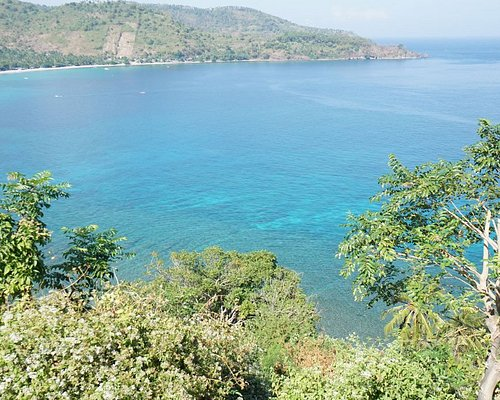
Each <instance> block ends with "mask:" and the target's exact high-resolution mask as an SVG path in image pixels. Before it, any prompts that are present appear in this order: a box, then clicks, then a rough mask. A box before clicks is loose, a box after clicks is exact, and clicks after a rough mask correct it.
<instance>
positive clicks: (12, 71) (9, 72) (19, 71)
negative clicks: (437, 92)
mask: <svg viewBox="0 0 500 400" xmlns="http://www.w3.org/2000/svg"><path fill="white" fill-rule="evenodd" d="M421 58H426V56H425V55H423V56H415V57H380V58H369V59H366V58H319V59H309V60H305V59H269V60H264V59H254V60H231V61H215V62H213V61H161V62H144V63H141V62H130V63H129V64H125V63H120V64H91V65H67V66H64V67H44V68H42V67H40V68H20V69H9V70H6V71H0V75H12V74H23V73H26V72H28V73H31V72H46V71H62V70H70V69H83V68H112V67H141V66H148V65H149V66H152V65H181V64H229V63H250V62H252V63H279V62H281V63H287V62H318V61H319V62H327V61H391V60H392V61H405V60H419V59H421Z"/></svg>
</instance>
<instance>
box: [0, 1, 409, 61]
mask: <svg viewBox="0 0 500 400" xmlns="http://www.w3.org/2000/svg"><path fill="white" fill-rule="evenodd" d="M417 56H418V55H417V54H416V53H413V52H410V51H407V50H405V49H404V48H403V47H402V46H379V45H377V44H375V43H373V42H372V41H370V40H368V39H365V38H362V37H360V36H357V35H355V34H353V33H350V32H345V31H340V30H331V29H317V28H309V27H304V26H300V25H296V24H293V23H291V22H289V21H286V20H283V19H281V18H278V17H274V16H271V15H268V14H265V13H262V12H260V11H257V10H253V9H250V8H243V7H219V8H211V9H201V8H194V7H184V6H174V5H150V4H138V3H132V2H122V1H107V2H81V3H69V4H65V5H62V6H58V7H48V6H41V5H35V4H31V3H26V2H20V1H17V0H0V69H14V68H20V67H28V68H31V67H38V66H59V65H80V64H91V63H113V62H129V61H133V62H164V61H231V60H314V59H363V58H407V57H417Z"/></svg>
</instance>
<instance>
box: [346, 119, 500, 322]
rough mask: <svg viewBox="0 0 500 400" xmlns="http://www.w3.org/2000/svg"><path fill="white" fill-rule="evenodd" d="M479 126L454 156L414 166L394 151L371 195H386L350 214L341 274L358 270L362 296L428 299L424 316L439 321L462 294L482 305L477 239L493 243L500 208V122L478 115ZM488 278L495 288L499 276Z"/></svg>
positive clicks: (357, 282) (448, 314)
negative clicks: (491, 229)
mask: <svg viewBox="0 0 500 400" xmlns="http://www.w3.org/2000/svg"><path fill="white" fill-rule="evenodd" d="M478 133H479V135H480V137H481V139H482V141H480V142H479V143H477V144H475V145H473V146H470V147H468V148H466V157H465V158H464V159H462V160H459V161H457V162H447V161H439V162H436V163H427V164H424V165H421V166H417V167H415V169H414V170H410V169H408V168H406V167H405V166H403V165H402V164H401V163H400V162H399V161H398V160H397V159H396V158H395V157H394V156H391V157H390V161H389V166H390V167H391V170H392V172H391V174H389V175H386V176H384V177H382V178H381V179H380V183H381V185H382V187H383V189H384V190H383V191H382V192H381V193H379V194H378V195H377V196H375V197H374V200H375V201H382V205H381V208H380V210H379V211H370V212H366V213H364V214H362V215H360V216H357V217H355V216H351V217H350V218H349V228H350V231H349V233H348V235H347V236H346V239H345V240H344V242H342V243H341V245H340V246H339V255H341V256H344V257H345V266H344V268H343V271H342V274H343V275H344V276H349V275H351V274H353V273H355V272H356V278H355V286H354V293H355V295H356V297H357V298H364V297H367V296H368V297H370V298H371V299H372V300H373V301H377V300H382V301H384V302H386V303H387V304H389V305H396V304H398V303H406V304H409V303H410V302H411V306H412V307H417V306H418V304H420V306H424V305H425V307H427V310H421V311H422V314H421V315H422V316H423V315H428V316H429V317H431V319H433V320H434V322H439V318H438V317H437V316H436V315H435V314H433V313H434V311H438V312H439V313H440V314H441V315H442V316H443V317H444V318H451V316H452V315H453V301H454V299H455V298H457V297H459V296H460V295H462V299H468V304H471V305H474V304H477V302H478V301H479V299H480V297H479V295H480V293H479V291H478V289H477V288H478V286H477V284H478V281H479V274H480V273H481V269H480V268H481V266H482V265H483V259H482V256H481V255H480V254H479V252H478V251H477V246H478V245H480V244H482V242H483V241H484V240H487V242H488V243H490V242H491V240H492V239H489V238H488V239H487V238H485V237H484V234H483V230H484V224H485V221H488V223H491V221H492V220H491V215H499V214H500V186H499V182H500V157H499V151H500V150H499V149H500V129H499V126H493V125H491V124H490V123H489V122H487V121H485V120H481V122H480V127H479V130H478ZM490 244H491V243H490ZM494 248H495V247H494ZM490 263H492V264H493V257H492V259H491V260H490ZM488 279H490V280H489V285H491V287H492V288H494V286H495V279H496V275H495V274H493V275H491V276H489V277H488ZM417 292H419V294H417ZM424 292H425V294H424ZM415 296H417V297H420V299H416V298H415ZM409 299H410V302H409V301H408V300H409ZM415 300H416V301H415ZM438 304H440V305H441V306H440V307H439V308H436V307H435V306H436V305H438ZM432 308H434V311H432V310H431V309H432ZM396 311H397V309H396ZM425 320H426V319H425V318H424V319H422V320H421V322H422V323H426V322H424V321H425ZM427 322H430V323H432V321H430V320H428V321H427ZM396 325H397V324H394V326H396Z"/></svg>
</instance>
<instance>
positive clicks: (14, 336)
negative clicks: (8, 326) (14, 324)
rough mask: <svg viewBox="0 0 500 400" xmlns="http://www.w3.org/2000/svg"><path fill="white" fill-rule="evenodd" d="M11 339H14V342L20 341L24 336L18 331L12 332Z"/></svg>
mask: <svg viewBox="0 0 500 400" xmlns="http://www.w3.org/2000/svg"><path fill="white" fill-rule="evenodd" d="M9 339H10V340H12V342H13V343H19V342H20V341H21V340H23V338H22V336H21V335H18V334H17V333H11V334H10V336H9Z"/></svg>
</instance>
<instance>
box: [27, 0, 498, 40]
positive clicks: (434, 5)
mask: <svg viewBox="0 0 500 400" xmlns="http://www.w3.org/2000/svg"><path fill="white" fill-rule="evenodd" d="M28 1H32V2H37V3H42V4H47V5H56V4H62V3H64V2H66V1H64V0H28ZM136 1H137V0H136ZM139 1H140V2H145V3H168V4H183V5H190V6H194V7H203V8H206V7H217V6H224V5H234V6H246V7H251V8H256V9H258V10H261V11H264V12H267V13H269V14H273V15H276V16H278V17H281V18H285V19H288V20H290V21H292V22H295V23H298V24H301V25H308V26H315V27H322V28H334V29H345V30H348V31H352V32H355V33H357V34H360V35H363V36H366V37H370V38H374V39H376V38H412V37H443V38H444V37H446V38H451V37H457V38H463V37H499V38H500V23H499V22H498V21H499V20H500V0H146V1H144V0H139Z"/></svg>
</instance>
